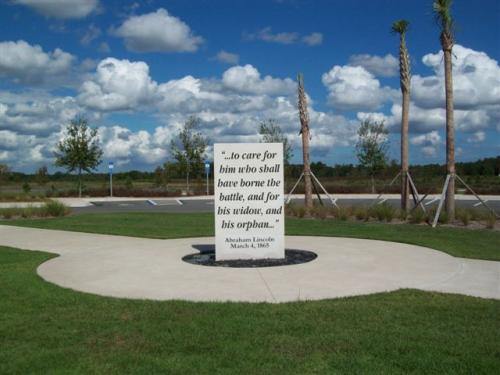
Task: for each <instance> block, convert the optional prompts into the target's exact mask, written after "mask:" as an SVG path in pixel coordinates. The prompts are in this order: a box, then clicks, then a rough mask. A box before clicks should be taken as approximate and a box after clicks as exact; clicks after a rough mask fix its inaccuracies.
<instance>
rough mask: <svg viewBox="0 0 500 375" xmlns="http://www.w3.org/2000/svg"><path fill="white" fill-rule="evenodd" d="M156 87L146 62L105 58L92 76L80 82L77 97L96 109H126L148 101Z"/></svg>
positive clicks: (84, 103)
mask: <svg viewBox="0 0 500 375" xmlns="http://www.w3.org/2000/svg"><path fill="white" fill-rule="evenodd" d="M156 88H157V84H156V82H154V81H153V80H152V79H151V77H150V76H149V67H148V65H147V64H146V63H144V62H142V61H140V62H130V61H129V60H117V59H115V58H111V57H109V58H107V59H104V60H102V61H101V62H100V63H99V65H98V66H97V71H96V73H95V74H94V76H93V77H92V79H90V80H87V81H85V82H84V83H83V84H82V86H81V87H80V90H79V91H80V94H79V95H78V100H79V102H80V103H82V104H83V105H85V106H86V107H88V108H90V109H94V110H98V111H122V110H129V109H134V108H137V107H138V106H139V105H143V104H148V103H149V102H151V101H152V100H153V97H154V95H155V92H156Z"/></svg>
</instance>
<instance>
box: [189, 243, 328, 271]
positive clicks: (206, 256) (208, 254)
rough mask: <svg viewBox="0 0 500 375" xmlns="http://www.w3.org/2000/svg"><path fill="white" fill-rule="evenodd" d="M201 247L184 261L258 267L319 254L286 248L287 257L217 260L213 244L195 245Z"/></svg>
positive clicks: (297, 261) (295, 261) (306, 259)
mask: <svg viewBox="0 0 500 375" xmlns="http://www.w3.org/2000/svg"><path fill="white" fill-rule="evenodd" d="M194 247H195V248H197V249H199V250H200V252H199V253H195V254H189V255H186V256H185V257H183V258H182V260H183V261H184V262H187V263H191V264H195V265H199V266H212V267H234V268H257V267H276V266H289V265H294V264H301V263H307V262H310V261H312V260H314V259H316V257H317V256H318V255H317V254H316V253H313V252H312V251H305V250H288V249H287V250H285V259H235V260H219V261H216V260H215V250H213V246H208V245H199V246H194ZM207 248H208V250H207Z"/></svg>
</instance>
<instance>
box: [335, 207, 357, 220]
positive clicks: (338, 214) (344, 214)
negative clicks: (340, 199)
mask: <svg viewBox="0 0 500 375" xmlns="http://www.w3.org/2000/svg"><path fill="white" fill-rule="evenodd" d="M331 213H332V215H333V216H334V217H335V218H337V219H339V220H342V221H346V220H348V219H349V218H350V217H351V216H352V207H344V206H339V207H333V208H332V209H331Z"/></svg>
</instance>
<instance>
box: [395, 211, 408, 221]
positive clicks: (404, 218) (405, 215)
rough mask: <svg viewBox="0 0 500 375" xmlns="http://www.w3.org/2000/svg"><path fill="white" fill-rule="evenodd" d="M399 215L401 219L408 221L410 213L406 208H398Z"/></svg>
mask: <svg viewBox="0 0 500 375" xmlns="http://www.w3.org/2000/svg"><path fill="white" fill-rule="evenodd" d="M397 217H398V218H399V220H401V221H406V219H407V218H408V214H407V213H406V211H405V210H397Z"/></svg>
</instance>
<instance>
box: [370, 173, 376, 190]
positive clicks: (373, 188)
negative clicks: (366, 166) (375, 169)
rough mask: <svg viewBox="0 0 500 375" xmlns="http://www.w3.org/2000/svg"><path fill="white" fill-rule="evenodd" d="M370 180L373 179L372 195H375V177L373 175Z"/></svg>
mask: <svg viewBox="0 0 500 375" xmlns="http://www.w3.org/2000/svg"><path fill="white" fill-rule="evenodd" d="M370 178H371V182H372V194H375V193H376V192H375V177H374V176H373V174H372V175H370Z"/></svg>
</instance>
